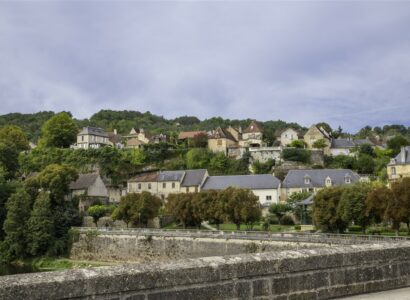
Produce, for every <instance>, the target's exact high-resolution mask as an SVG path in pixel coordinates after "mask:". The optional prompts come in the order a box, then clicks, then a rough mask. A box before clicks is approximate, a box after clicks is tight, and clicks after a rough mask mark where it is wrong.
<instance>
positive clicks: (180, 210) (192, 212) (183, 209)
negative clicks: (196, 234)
mask: <svg viewBox="0 0 410 300" xmlns="http://www.w3.org/2000/svg"><path fill="white" fill-rule="evenodd" d="M197 198H198V197H197V195H196V194H193V193H186V194H170V195H169V196H168V199H167V202H166V203H165V210H166V211H167V213H169V214H170V215H172V216H174V218H175V219H176V220H177V221H179V222H181V223H182V226H183V227H184V228H186V226H189V225H191V226H198V227H199V226H200V225H201V222H202V219H201V215H200V214H199V213H198V209H196V208H195V206H196V200H197Z"/></svg>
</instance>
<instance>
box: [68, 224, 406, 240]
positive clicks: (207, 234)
mask: <svg viewBox="0 0 410 300" xmlns="http://www.w3.org/2000/svg"><path fill="white" fill-rule="evenodd" d="M74 228H75V229H77V230H79V231H80V232H87V231H98V232H99V233H101V234H110V235H111V234H112V235H135V236H140V235H141V236H148V235H154V236H163V237H198V238H220V239H242V240H268V241H290V242H309V243H315V242H316V243H332V244H363V243H374V242H378V243H380V242H384V243H391V242H406V241H410V237H398V236H376V235H350V234H335V233H303V232H281V233H271V232H265V231H221V230H199V229H151V228H111V227H104V228H95V227H74Z"/></svg>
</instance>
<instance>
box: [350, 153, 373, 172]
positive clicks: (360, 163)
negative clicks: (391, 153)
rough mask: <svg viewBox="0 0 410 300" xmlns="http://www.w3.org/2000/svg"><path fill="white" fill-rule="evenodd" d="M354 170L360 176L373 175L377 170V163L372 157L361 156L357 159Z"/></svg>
mask: <svg viewBox="0 0 410 300" xmlns="http://www.w3.org/2000/svg"><path fill="white" fill-rule="evenodd" d="M354 169H355V170H357V171H358V172H359V173H360V174H373V173H374V169H375V162H374V160H373V158H372V157H371V156H370V155H367V154H359V156H358V157H357V159H356V161H355V164H354Z"/></svg>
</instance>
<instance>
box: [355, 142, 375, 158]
mask: <svg viewBox="0 0 410 300" xmlns="http://www.w3.org/2000/svg"><path fill="white" fill-rule="evenodd" d="M359 153H360V154H366V155H369V156H370V157H375V156H376V153H375V152H374V150H373V147H372V146H371V145H370V144H363V145H360V147H359Z"/></svg>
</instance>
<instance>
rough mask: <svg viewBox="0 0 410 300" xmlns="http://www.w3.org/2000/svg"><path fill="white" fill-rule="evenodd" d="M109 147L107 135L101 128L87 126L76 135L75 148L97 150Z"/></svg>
mask: <svg viewBox="0 0 410 300" xmlns="http://www.w3.org/2000/svg"><path fill="white" fill-rule="evenodd" d="M110 145H112V143H111V142H110V141H109V137H108V134H107V133H106V132H105V131H104V130H103V129H102V128H98V127H89V126H87V127H83V129H82V130H81V131H80V132H79V133H78V134H77V146H76V147H77V148H81V149H90V148H93V149H98V148H100V147H103V146H110Z"/></svg>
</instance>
